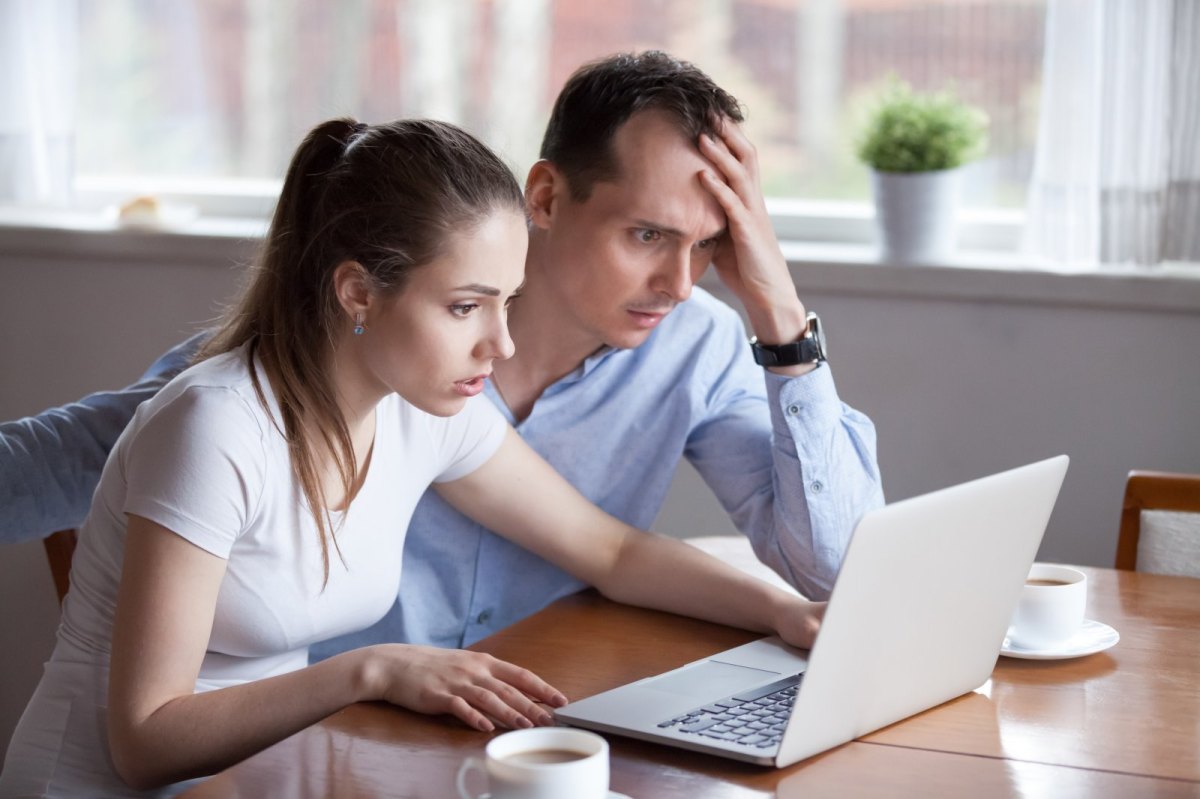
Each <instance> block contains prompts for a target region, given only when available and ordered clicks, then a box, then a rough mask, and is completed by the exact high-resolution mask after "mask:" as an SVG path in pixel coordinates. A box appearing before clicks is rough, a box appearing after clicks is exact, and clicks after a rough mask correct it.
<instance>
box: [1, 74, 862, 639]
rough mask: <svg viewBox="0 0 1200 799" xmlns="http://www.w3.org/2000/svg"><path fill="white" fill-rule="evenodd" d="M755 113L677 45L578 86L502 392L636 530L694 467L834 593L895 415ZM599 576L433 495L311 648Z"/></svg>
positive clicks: (500, 374)
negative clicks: (822, 269) (880, 429)
mask: <svg viewBox="0 0 1200 799" xmlns="http://www.w3.org/2000/svg"><path fill="white" fill-rule="evenodd" d="M741 121H742V114H741V110H740V108H739V106H738V104H737V102H736V100H734V99H733V98H732V97H731V96H730V95H728V94H727V93H725V92H724V91H723V90H721V89H720V88H719V87H717V86H716V85H715V84H714V83H713V82H712V81H711V79H710V78H708V76H706V75H705V74H704V73H702V72H700V71H699V70H698V69H696V68H695V67H693V66H692V65H690V64H687V63H684V62H680V61H677V60H675V59H673V58H671V57H670V56H667V55H665V54H663V53H658V52H648V53H643V54H639V55H618V56H614V57H611V58H607V59H604V60H602V61H598V62H595V63H593V64H590V65H587V66H584V67H583V68H581V69H580V70H579V71H577V72H576V73H575V74H574V75H573V76H572V77H571V79H570V80H569V81H568V83H567V85H566V86H565V87H564V89H563V91H562V93H561V94H560V96H559V98H558V100H557V102H556V104H555V108H554V111H553V113H552V116H551V119H550V122H549V124H548V127H547V131H546V136H545V139H544V140H543V144H542V152H541V156H542V160H540V161H539V162H538V163H537V164H536V165H534V167H533V168H532V169H531V170H530V173H529V176H528V180H527V182H526V197H527V202H528V211H529V215H530V246H529V256H528V259H527V262H526V283H525V288H524V291H523V294H522V297H521V298H520V299H518V300H517V302H516V303H515V304H514V305H513V307H512V310H511V311H510V315H509V325H510V328H511V333H512V338H513V341H514V343H515V344H516V355H515V356H514V357H513V358H512V359H510V360H509V361H506V362H503V363H500V364H497V366H496V371H495V374H494V375H493V376H492V379H491V380H490V381H489V382H488V384H487V386H486V388H485V392H486V393H487V395H488V397H489V398H490V399H491V401H492V402H494V403H496V405H497V406H498V407H499V408H500V410H501V411H502V412H503V413H505V414H506V416H507V417H508V418H509V420H510V421H511V422H512V423H513V425H514V426H515V427H516V429H517V431H518V432H519V433H520V434H521V435H522V436H523V437H524V438H525V440H526V441H527V442H528V443H529V444H530V445H531V446H533V447H534V449H536V450H537V451H538V452H540V453H541V454H542V456H543V457H545V458H546V459H547V460H548V461H549V462H550V463H551V464H552V465H553V466H554V467H555V468H556V469H558V470H559V471H560V472H561V473H562V474H563V475H564V476H566V478H567V479H568V480H570V481H571V482H572V483H573V484H574V485H575V486H576V487H577V488H578V489H579V490H580V491H581V492H582V493H583V494H585V495H586V496H587V497H589V498H590V499H591V500H592V501H594V502H595V503H596V504H598V505H599V506H600V507H602V508H603V509H604V510H606V511H607V512H609V513H611V514H613V515H614V516H617V517H618V518H621V519H622V520H624V521H626V522H628V523H630V524H632V525H635V526H637V527H642V528H647V527H649V526H650V525H651V524H652V522H653V521H654V519H655V517H656V516H657V515H658V512H659V509H660V508H661V506H662V503H663V501H664V499H665V497H666V494H667V490H668V488H669V486H670V483H671V479H672V476H673V474H674V472H675V468H676V466H677V465H678V462H679V459H680V457H686V458H688V460H689V461H690V462H691V463H692V464H693V465H694V466H695V467H696V469H697V470H698V471H699V473H700V474H701V475H702V477H703V478H704V479H705V481H706V482H707V483H708V485H709V486H710V487H711V488H712V490H713V491H714V493H715V494H716V495H717V497H718V499H719V500H720V501H721V503H722V505H723V506H724V507H725V509H726V510H727V511H728V512H729V513H730V516H731V517H732V519H733V521H734V523H735V524H736V525H737V527H738V528H739V529H740V530H741V531H742V532H744V533H746V534H747V535H748V536H749V537H750V539H751V541H752V543H753V546H754V549H755V552H756V553H757V555H758V557H759V558H760V559H761V560H763V561H764V562H765V563H767V564H768V565H770V566H771V567H772V568H773V569H775V570H776V571H777V572H778V573H779V574H780V575H781V576H782V577H784V579H786V580H787V581H788V582H790V583H792V584H793V585H795V586H796V587H797V588H799V589H800V590H801V591H802V592H803V593H805V594H807V595H808V596H810V597H812V598H815V599H822V598H825V597H826V596H827V595H828V592H829V589H830V587H831V586H832V583H833V580H834V578H835V576H836V574H837V569H838V567H839V565H840V563H841V557H842V554H843V553H844V550H845V546H846V543H847V541H848V538H849V535H850V532H851V530H852V529H853V526H854V524H855V522H856V521H857V520H858V518H859V517H860V516H861V515H862V514H863V513H864V512H866V511H867V510H869V509H871V508H874V507H877V506H878V505H880V504H882V501H883V496H882V491H881V488H880V483H879V474H878V467H877V465H876V459H875V434H874V428H873V426H872V425H871V422H870V420H869V419H867V418H866V417H865V416H863V415H862V414H859V413H858V412H856V411H854V410H853V409H851V408H849V407H847V406H845V405H844V404H843V403H842V402H841V401H840V400H839V398H838V396H837V392H836V390H835V387H834V384H833V378H832V375H831V372H830V367H829V365H828V364H827V363H825V362H824V359H823V352H822V349H821V345H820V343H819V342H821V341H822V340H821V337H820V335H819V332H820V331H819V329H817V326H816V325H815V324H812V323H810V321H809V314H808V312H807V309H806V308H805V306H804V304H803V303H802V302H801V300H800V298H799V297H798V295H797V292H796V287H795V285H794V284H793V282H792V279H791V276H790V274H789V272H788V270H787V265H786V263H785V262H784V260H783V257H782V254H781V253H780V249H779V245H778V242H777V241H776V239H775V235H774V233H773V231H772V228H771V224H770V220H769V218H768V216H767V212H766V208H765V204H764V201H763V197H762V192H761V188H760V184H759V174H758V163H757V156H756V154H755V151H754V149H753V147H752V146H751V145H750V143H749V142H748V141H747V140H746V138H745V136H744V134H743V133H742V131H741V129H740V127H739V125H738V123H740V122H741ZM710 263H712V264H713V266H714V267H715V268H716V270H717V274H718V276H719V277H720V278H721V280H722V281H723V282H724V283H725V285H726V286H727V287H728V288H729V289H730V290H731V291H732V293H733V294H734V295H735V296H736V297H737V298H738V300H739V301H740V302H741V303H742V306H743V308H744V310H745V312H746V316H747V318H748V320H749V322H750V326H751V328H752V330H753V333H754V335H755V337H756V339H757V342H756V349H755V350H754V351H753V354H752V349H751V346H749V345H748V344H747V343H746V338H745V332H744V329H743V326H742V323H741V320H740V319H739V317H738V316H737V314H736V313H735V312H734V311H733V309H731V308H729V307H728V306H726V305H724V304H722V303H720V302H719V301H717V300H716V299H714V298H713V297H712V296H711V295H709V294H708V293H706V292H704V291H702V290H698V289H697V290H694V291H693V286H694V284H695V282H696V280H697V279H699V277H700V275H701V274H702V273H703V272H704V271H705V269H707V267H708V265H709V264H710ZM756 359H757V360H759V361H761V362H762V363H764V364H768V365H767V366H759V365H756V363H755V360H756ZM129 413H130V414H131V413H132V407H130V408H129ZM65 443H66V442H64V444H65ZM108 446H111V442H109V444H108ZM67 449H68V451H70V450H71V448H70V447H68V448H67ZM97 475H98V470H97ZM7 479H8V478H7V477H4V480H5V481H6V482H7ZM93 484H94V480H93ZM89 495H90V491H89ZM0 506H2V503H0ZM581 587H582V585H581V584H580V583H579V582H578V581H576V580H574V579H573V578H571V577H570V576H568V575H566V574H565V573H563V572H562V571H560V570H558V569H557V568H555V567H553V566H551V565H550V564H549V563H547V562H546V561H544V560H542V559H541V558H539V557H537V556H535V555H533V554H532V553H530V552H528V551H525V550H523V549H520V548H519V547H516V546H513V545H511V544H509V543H508V542H507V541H505V540H504V539H501V538H499V537H498V536H495V535H494V534H492V533H490V532H489V531H487V530H486V529H485V528H483V527H481V526H479V525H477V524H475V523H474V522H472V521H470V520H469V519H467V518H465V517H463V516H461V515H459V514H458V513H456V512H455V511H454V510H452V509H451V508H450V507H449V506H448V505H447V504H445V503H444V502H442V501H441V500H440V499H439V498H438V496H437V495H436V494H435V493H432V492H431V493H429V494H426V496H425V497H424V498H423V499H422V501H421V503H420V505H419V506H418V508H417V512H416V514H415V515H414V517H413V521H412V525H411V527H410V530H409V534H408V539H407V542H406V547H405V555H404V569H403V578H402V580H401V585H400V594H399V598H398V600H397V603H396V605H395V606H393V608H392V610H391V611H390V612H389V614H388V615H387V616H386V617H385V618H384V619H383V620H382V621H381V622H380V623H379V624H377V625H375V626H374V627H372V628H371V629H369V630H367V631H364V632H361V633H356V634H353V635H349V636H345V637H343V638H339V639H336V640H334V641H330V642H326V643H324V644H320V645H317V646H315V647H313V655H312V656H313V657H314V658H322V657H327V656H329V655H331V654H334V653H336V652H339V651H343V650H345V649H347V648H350V647H352V646H360V645H364V644H367V643H374V642H379V641H387V640H393V641H406V642H410V643H419V644H436V645H441V646H465V645H468V644H470V643H472V642H474V641H476V640H478V639H480V638H482V637H484V636H486V635H489V634H490V633H492V632H494V631H496V630H498V629H500V628H502V627H504V626H507V625H508V624H511V623H512V622H515V621H517V620H518V619H521V618H523V617H524V616H527V615H529V614H530V613H533V612H535V611H537V610H539V609H540V608H542V607H544V606H545V605H546V604H548V603H549V602H551V601H553V600H554V599H557V598H559V597H561V596H564V595H566V594H569V593H572V592H574V591H577V590H579V589H580V588H581Z"/></svg>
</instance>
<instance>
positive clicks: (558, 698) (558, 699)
mask: <svg viewBox="0 0 1200 799" xmlns="http://www.w3.org/2000/svg"><path fill="white" fill-rule="evenodd" d="M565 704H567V697H566V695H564V694H557V695H555V697H554V706H555V707H562V706H563V705H565Z"/></svg>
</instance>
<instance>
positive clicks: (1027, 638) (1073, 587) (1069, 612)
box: [1008, 563, 1087, 649]
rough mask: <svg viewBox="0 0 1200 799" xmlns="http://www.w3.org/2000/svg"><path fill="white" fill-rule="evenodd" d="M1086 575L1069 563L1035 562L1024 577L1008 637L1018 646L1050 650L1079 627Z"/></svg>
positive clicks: (1083, 606) (1081, 623) (1084, 602)
mask: <svg viewBox="0 0 1200 799" xmlns="http://www.w3.org/2000/svg"><path fill="white" fill-rule="evenodd" d="M1086 610H1087V575H1086V574H1084V573H1083V572H1081V571H1079V570H1078V569H1072V568H1070V567H1069V566H1056V565H1054V564H1050V563H1035V564H1033V568H1031V569H1030V570H1029V576H1028V577H1026V578H1025V587H1024V588H1022V589H1021V598H1020V599H1019V600H1017V609H1016V610H1015V611H1013V617H1012V622H1011V623H1010V625H1009V629H1008V638H1009V640H1010V641H1011V642H1012V643H1013V644H1014V645H1015V646H1019V647H1021V648H1022V649H1053V648H1055V647H1058V646H1061V645H1062V644H1065V643H1066V642H1067V641H1068V640H1069V639H1070V638H1071V636H1073V635H1075V633H1077V632H1079V630H1080V628H1081V627H1082V626H1083V618H1084V612H1085V611H1086Z"/></svg>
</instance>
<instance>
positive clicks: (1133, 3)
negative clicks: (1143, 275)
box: [1026, 0, 1200, 268]
mask: <svg viewBox="0 0 1200 799" xmlns="http://www.w3.org/2000/svg"><path fill="white" fill-rule="evenodd" d="M1044 72H1045V74H1044V78H1043V94H1042V109H1041V120H1040V123H1039V131H1038V146H1037V155H1036V158H1035V161H1034V173H1033V179H1032V181H1031V183H1030V194H1029V205H1028V218H1029V222H1028V225H1027V228H1026V245H1027V249H1028V250H1029V251H1030V252H1031V253H1032V254H1033V255H1035V256H1040V257H1042V258H1044V259H1047V260H1049V261H1050V262H1052V263H1055V264H1058V265H1060V266H1063V267H1068V268H1091V267H1094V266H1096V265H1097V264H1114V263H1115V264H1121V263H1125V264H1128V263H1133V264H1138V265H1146V266H1149V265H1155V264H1159V263H1162V262H1164V261H1192V262H1200V2H1197V1H1196V0H1050V3H1049V6H1048V10H1047V19H1046V54H1045V67H1044Z"/></svg>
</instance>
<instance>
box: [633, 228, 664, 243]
mask: <svg viewBox="0 0 1200 799" xmlns="http://www.w3.org/2000/svg"><path fill="white" fill-rule="evenodd" d="M661 238H662V234H661V233H659V232H658V231H657V230H649V229H646V228H643V229H641V230H639V231H637V239H638V241H640V242H642V243H643V244H653V243H654V242H656V241H658V240H659V239H661Z"/></svg>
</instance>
